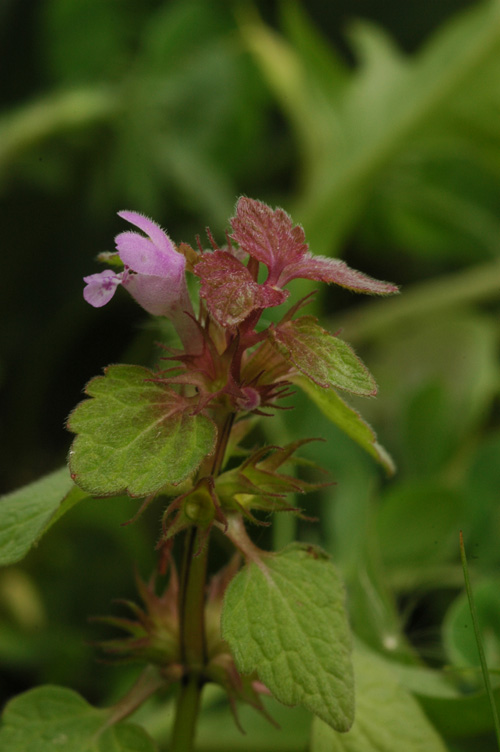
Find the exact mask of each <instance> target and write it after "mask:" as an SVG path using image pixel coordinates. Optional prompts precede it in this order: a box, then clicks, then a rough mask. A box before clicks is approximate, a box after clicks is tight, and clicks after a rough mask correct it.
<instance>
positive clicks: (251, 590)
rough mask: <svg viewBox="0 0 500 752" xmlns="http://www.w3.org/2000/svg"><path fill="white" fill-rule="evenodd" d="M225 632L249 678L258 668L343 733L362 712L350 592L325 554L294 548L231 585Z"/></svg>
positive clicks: (272, 685)
mask: <svg viewBox="0 0 500 752" xmlns="http://www.w3.org/2000/svg"><path fill="white" fill-rule="evenodd" d="M222 633H223V636H224V639H225V640H227V642H228V643H229V646H230V648H231V651H232V653H233V656H234V660H235V662H236V666H237V668H238V670H239V671H241V672H242V673H243V674H249V673H252V672H253V671H256V672H257V674H258V676H259V678H260V679H261V680H262V681H263V682H264V684H265V685H266V686H267V687H268V688H269V689H270V690H271V692H272V693H273V694H274V696H275V697H276V698H277V699H278V700H280V701H281V702H283V703H284V704H285V705H297V704H300V705H303V706H304V707H306V708H307V709H308V710H310V711H312V712H313V713H315V714H316V715H318V716H319V717H320V718H322V719H323V720H324V721H325V722H326V723H328V724H330V725H331V726H332V727H333V728H336V729H338V730H339V731H346V730H347V729H348V728H349V727H350V725H351V723H352V719H353V714H354V687H353V676H352V666H351V659H350V650H351V637H350V632H349V627H348V624H347V618H346V614H345V608H344V592H343V588H342V585H341V583H340V581H339V579H338V576H337V573H336V570H335V568H334V566H333V564H332V563H331V561H330V560H329V558H328V557H327V555H326V554H325V553H323V552H322V551H321V550H320V549H317V548H315V547H313V546H302V545H299V544H293V545H291V546H289V547H287V548H285V549H284V550H283V551H281V552H280V553H278V554H274V555H269V556H265V557H264V558H263V559H262V560H261V561H259V562H253V563H251V564H249V565H247V566H246V567H245V568H244V569H243V570H242V571H241V572H239V574H238V575H237V576H236V577H235V578H234V579H233V581H232V582H231V584H230V586H229V588H228V590H227V593H226V597H225V602H224V609H223V613H222Z"/></svg>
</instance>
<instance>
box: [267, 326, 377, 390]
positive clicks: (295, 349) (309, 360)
mask: <svg viewBox="0 0 500 752" xmlns="http://www.w3.org/2000/svg"><path fill="white" fill-rule="evenodd" d="M270 334H271V341H272V342H273V344H274V345H275V347H276V349H277V350H278V351H279V352H280V354H281V355H283V357H285V358H287V359H288V360H291V361H292V363H293V364H294V365H295V366H296V368H298V369H299V371H301V372H302V373H303V374H304V375H305V376H307V377H309V378H310V379H312V380H313V381H314V382H315V383H316V384H318V386H320V387H323V388H324V389H327V388H328V387H336V388H337V389H344V390H345V391H348V392H352V393H353V394H359V395H361V396H365V397H368V396H373V395H375V394H376V393H377V385H376V384H375V380H374V378H373V376H372V375H371V373H370V372H369V370H368V369H367V368H366V366H365V365H364V364H363V363H362V362H361V360H360V359H359V358H358V357H357V355H356V354H355V353H354V351H353V350H352V349H351V348H350V347H349V345H348V344H347V343H346V342H344V341H343V340H341V339H339V338H338V337H334V336H333V335H332V334H330V333H329V332H327V331H326V330H325V329H323V328H322V327H320V326H318V324H317V323H316V319H315V318H314V316H301V317H300V318H298V319H294V320H293V321H286V322H285V323H284V324H281V325H280V326H277V327H276V328H275V329H272V330H271V333H270Z"/></svg>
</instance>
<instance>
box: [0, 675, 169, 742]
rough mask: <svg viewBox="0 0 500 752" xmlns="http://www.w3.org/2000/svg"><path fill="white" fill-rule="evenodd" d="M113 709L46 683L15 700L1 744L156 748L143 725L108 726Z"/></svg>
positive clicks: (0, 736) (0, 728)
mask: <svg viewBox="0 0 500 752" xmlns="http://www.w3.org/2000/svg"><path fill="white" fill-rule="evenodd" d="M108 715H109V711H106V710H98V709H97V708H93V707H92V706H91V705H89V704H88V703H87V702H86V701H85V700H84V699H83V698H82V697H80V695H78V694H77V693H76V692H73V691H72V690H70V689H66V688H65V687H52V686H49V685H47V686H44V687H37V688H36V689H32V690H30V691H29V692H25V693H24V694H22V695H19V696H18V697H15V698H14V699H13V700H11V701H10V702H9V703H8V704H7V705H6V707H5V710H4V713H3V720H2V725H1V726H0V746H1V747H2V749H5V750H9V752H27V750H30V749H36V750H37V751H38V752H54V750H56V749H57V750H61V752H66V750H67V752H110V750H113V752H157V746H156V744H155V743H154V742H153V740H152V739H151V737H150V736H149V735H148V734H147V733H146V731H144V729H142V728H140V727H139V726H136V725H133V724H131V723H119V724H116V725H115V726H111V727H108V728H106V720H107V717H108Z"/></svg>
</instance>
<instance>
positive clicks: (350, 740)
mask: <svg viewBox="0 0 500 752" xmlns="http://www.w3.org/2000/svg"><path fill="white" fill-rule="evenodd" d="M354 673H355V680H356V717H355V720H354V723H353V725H352V728H351V729H350V731H349V732H348V733H347V734H339V733H338V732H337V731H334V730H333V729H332V728H330V727H329V726H327V725H326V724H325V723H323V722H322V721H320V720H319V719H318V718H315V719H314V721H313V729H312V740H311V752H368V750H369V752H394V750H396V749H398V750H405V752H445V749H446V747H445V745H444V742H443V740H442V739H441V738H440V737H439V735H438V733H437V732H436V730H435V729H434V728H433V727H432V725H431V724H430V722H429V721H428V719H427V718H426V717H425V715H424V713H423V712H422V709H421V708H420V706H419V704H418V703H417V701H416V700H415V699H414V698H413V697H412V696H411V694H410V693H409V692H407V691H406V690H405V689H404V688H403V687H402V686H401V684H400V682H399V681H398V679H397V676H396V675H395V674H394V673H393V672H392V671H391V670H390V668H389V667H388V665H387V663H386V662H385V661H383V660H381V659H380V658H378V657H377V656H375V655H373V654H370V653H367V652H365V651H361V650H359V649H358V650H356V651H355V652H354Z"/></svg>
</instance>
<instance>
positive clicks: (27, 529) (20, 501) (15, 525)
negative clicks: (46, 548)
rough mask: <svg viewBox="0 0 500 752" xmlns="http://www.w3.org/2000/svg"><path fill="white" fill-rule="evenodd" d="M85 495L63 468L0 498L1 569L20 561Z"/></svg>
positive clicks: (65, 468) (66, 469)
mask: <svg viewBox="0 0 500 752" xmlns="http://www.w3.org/2000/svg"><path fill="white" fill-rule="evenodd" d="M87 496H88V494H87V493H85V491H82V490H81V489H80V488H78V487H77V486H75V484H74V483H73V481H72V480H71V476H70V474H69V470H68V468H67V467H63V468H61V469H60V470H56V471H55V472H53V473H51V474H50V475H47V476H45V477H44V478H41V479H40V480H37V481H35V483H30V484H29V485H28V486H24V487H23V488H20V489H19V490H18V491H14V492H13V493H10V494H7V495H6V496H2V498H0V566H6V565H8V564H13V563H14V562H16V561H19V560H20V559H22V558H23V557H24V556H26V554H27V553H28V551H29V550H30V548H31V547H32V546H33V545H35V544H36V543H37V542H38V540H39V539H40V538H41V537H42V535H43V534H44V533H46V532H47V530H48V529H49V528H50V527H51V526H52V525H53V524H54V522H56V520H58V519H59V517H62V515H63V514H65V512H67V511H68V509H71V507H72V506H73V505H74V504H77V503H78V502H79V501H81V500H82V499H84V498H86V497H87Z"/></svg>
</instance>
